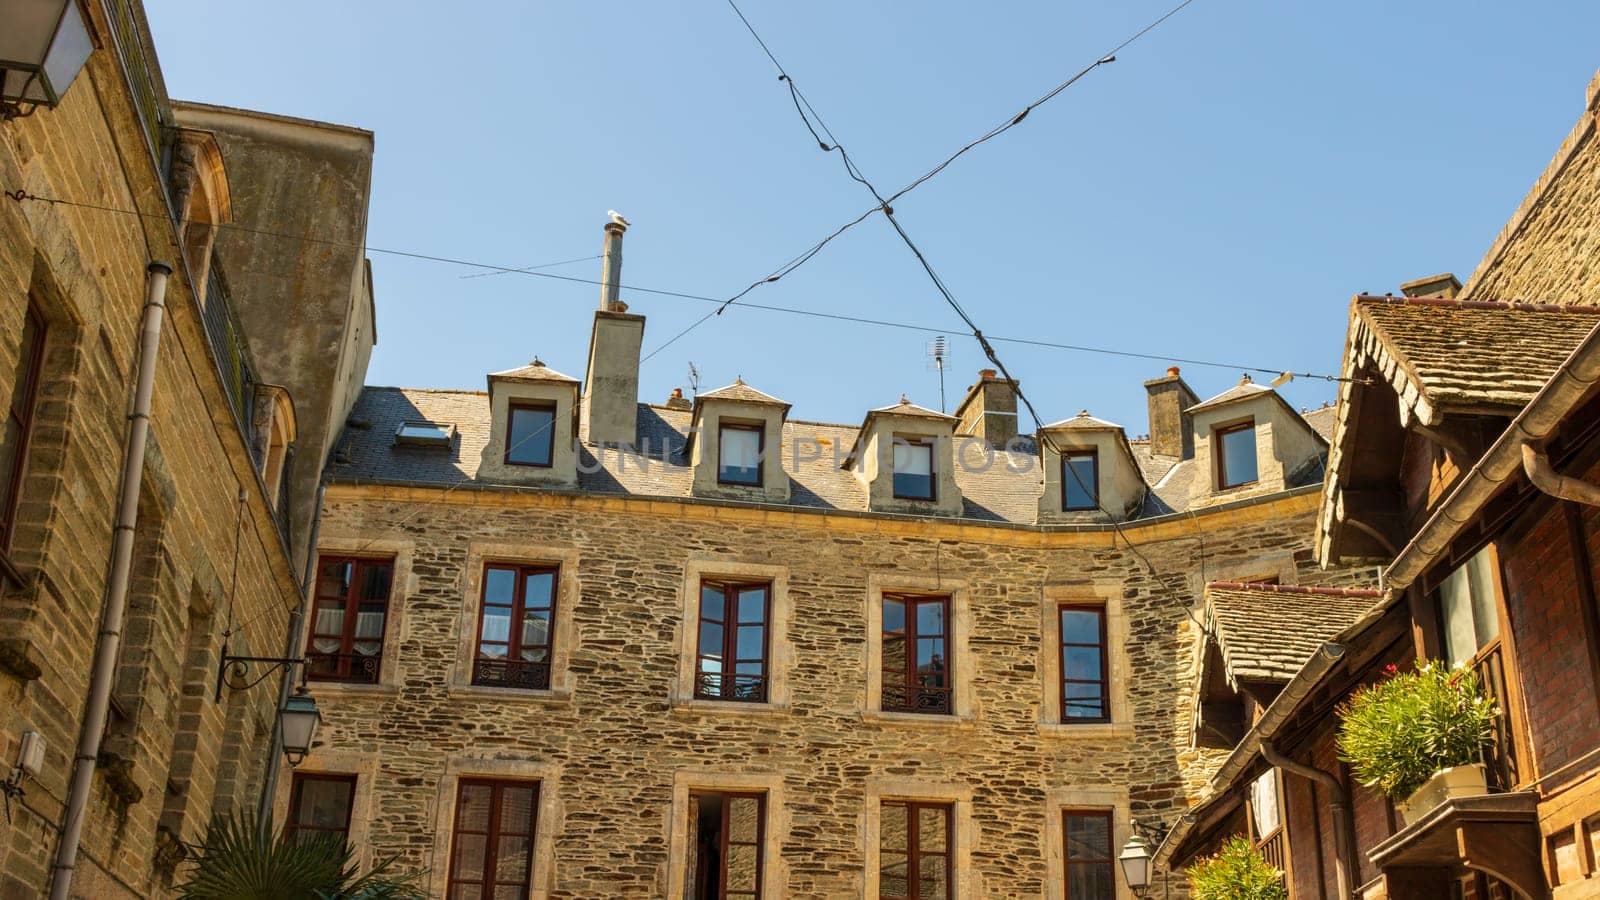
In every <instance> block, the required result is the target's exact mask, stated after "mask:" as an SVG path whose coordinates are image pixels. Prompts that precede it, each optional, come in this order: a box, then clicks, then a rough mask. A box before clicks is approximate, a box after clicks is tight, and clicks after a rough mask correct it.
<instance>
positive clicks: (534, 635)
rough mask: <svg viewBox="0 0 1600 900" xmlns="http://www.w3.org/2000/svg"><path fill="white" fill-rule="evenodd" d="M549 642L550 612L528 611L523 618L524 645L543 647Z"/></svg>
mask: <svg viewBox="0 0 1600 900" xmlns="http://www.w3.org/2000/svg"><path fill="white" fill-rule="evenodd" d="M548 643H550V619H549V613H542V612H531V613H528V614H527V615H526V616H525V617H524V618H523V620H522V646H524V647H529V646H534V647H542V646H544V645H545V644H548ZM524 658H531V657H524Z"/></svg>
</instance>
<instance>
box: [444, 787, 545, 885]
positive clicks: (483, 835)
mask: <svg viewBox="0 0 1600 900" xmlns="http://www.w3.org/2000/svg"><path fill="white" fill-rule="evenodd" d="M538 808H539V784H538V782H534V781H494V780H490V779H483V778H463V779H461V780H460V782H458V783H457V785H456V819H455V825H454V826H453V828H452V829H451V832H450V875H449V887H448V888H447V891H446V896H448V897H449V898H450V900H507V898H512V900H521V898H526V897H527V896H528V893H529V888H530V886H531V882H532V878H533V836H534V832H535V826H536V824H537V822H538Z"/></svg>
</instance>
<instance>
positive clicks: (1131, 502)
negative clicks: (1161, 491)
mask: <svg viewBox="0 0 1600 900" xmlns="http://www.w3.org/2000/svg"><path fill="white" fill-rule="evenodd" d="M1040 434H1041V440H1040V441H1039V453H1040V457H1041V461H1042V462H1043V464H1044V473H1045V475H1044V477H1045V489H1044V491H1043V492H1042V493H1041V494H1040V496H1039V521H1041V522H1049V521H1057V522H1095V521H1102V522H1103V521H1105V520H1106V518H1107V517H1108V516H1110V517H1113V518H1115V519H1116V520H1117V521H1119V522H1120V521H1123V520H1125V519H1128V518H1130V517H1132V516H1135V515H1137V514H1138V513H1139V510H1140V509H1141V508H1142V507H1143V505H1144V498H1145V495H1146V494H1147V493H1149V490H1150V489H1149V487H1148V486H1147V485H1146V484H1145V481H1144V475H1143V474H1142V473H1141V471H1140V469H1139V463H1138V461H1137V460H1136V459H1135V458H1134V455H1133V447H1132V446H1131V445H1130V444H1129V443H1128V436H1127V434H1125V433H1124V432H1123V430H1122V426H1121V425H1118V424H1116V423H1114V422H1107V421H1106V420H1104V419H1097V418H1095V417H1094V416H1091V415H1089V411H1088V410H1084V411H1082V412H1080V413H1078V414H1077V415H1076V416H1074V417H1072V418H1070V419H1064V420H1062V421H1060V422H1055V423H1052V424H1050V425H1046V426H1045V427H1044V428H1043V429H1041V431H1040Z"/></svg>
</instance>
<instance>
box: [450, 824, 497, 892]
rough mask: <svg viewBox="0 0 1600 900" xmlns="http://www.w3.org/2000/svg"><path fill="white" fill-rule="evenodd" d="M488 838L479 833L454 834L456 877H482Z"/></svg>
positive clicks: (472, 878) (470, 879)
mask: <svg viewBox="0 0 1600 900" xmlns="http://www.w3.org/2000/svg"><path fill="white" fill-rule="evenodd" d="M488 848H489V839H488V837H486V836H485V835H481V834H458V835H456V868H455V872H454V873H452V874H453V875H454V876H455V877H456V878H459V879H464V880H467V881H479V880H481V879H482V878H483V863H484V858H485V856H486V855H487V853H488Z"/></svg>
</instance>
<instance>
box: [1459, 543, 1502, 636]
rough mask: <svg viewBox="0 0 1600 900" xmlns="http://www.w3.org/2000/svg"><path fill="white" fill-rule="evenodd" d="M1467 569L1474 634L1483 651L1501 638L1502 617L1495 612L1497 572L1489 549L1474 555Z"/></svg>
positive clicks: (1468, 562)
mask: <svg viewBox="0 0 1600 900" xmlns="http://www.w3.org/2000/svg"><path fill="white" fill-rule="evenodd" d="M1466 568H1467V572H1468V573H1469V576H1470V579H1469V580H1470V583H1471V584H1472V624H1473V633H1474V636H1475V637H1476V638H1477V640H1478V649H1480V650H1481V649H1483V648H1484V647H1486V646H1488V645H1489V644H1490V643H1491V642H1493V641H1494V639H1495V638H1497V637H1499V636H1500V616H1499V615H1498V614H1497V613H1496V612H1495V586H1494V578H1495V572H1494V566H1493V564H1492V560H1491V559H1490V558H1489V549H1488V548H1487V547H1485V548H1484V549H1482V550H1479V551H1478V552H1477V553H1475V554H1473V556H1472V559H1470V560H1468V561H1467V566H1466Z"/></svg>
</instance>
